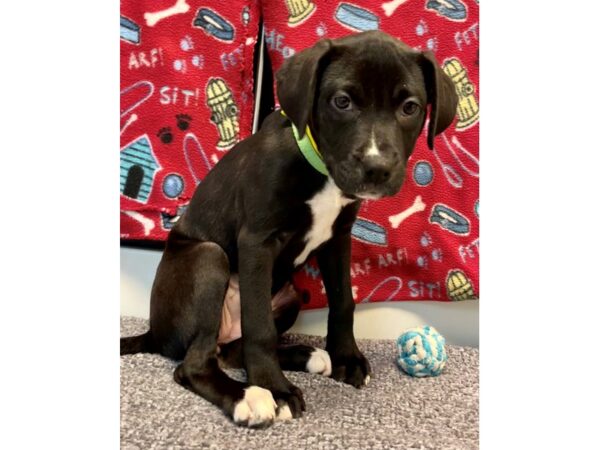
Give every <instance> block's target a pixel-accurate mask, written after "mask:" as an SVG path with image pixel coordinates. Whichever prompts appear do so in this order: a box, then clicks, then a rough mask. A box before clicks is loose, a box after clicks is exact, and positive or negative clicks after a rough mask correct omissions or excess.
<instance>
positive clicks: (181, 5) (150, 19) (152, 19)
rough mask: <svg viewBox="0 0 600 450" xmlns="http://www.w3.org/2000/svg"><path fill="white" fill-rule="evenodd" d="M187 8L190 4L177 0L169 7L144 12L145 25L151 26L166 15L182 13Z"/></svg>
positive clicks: (188, 8)
mask: <svg viewBox="0 0 600 450" xmlns="http://www.w3.org/2000/svg"><path fill="white" fill-rule="evenodd" d="M189 10H190V5H188V4H187V3H186V0H177V3H175V5H173V6H171V7H170V8H167V9H163V10H162V11H156V12H147V13H144V19H146V25H148V26H149V27H153V26H154V25H156V24H157V23H158V22H160V21H161V20H163V19H166V18H167V17H171V16H174V15H175V14H183V13H186V12H188V11H189Z"/></svg>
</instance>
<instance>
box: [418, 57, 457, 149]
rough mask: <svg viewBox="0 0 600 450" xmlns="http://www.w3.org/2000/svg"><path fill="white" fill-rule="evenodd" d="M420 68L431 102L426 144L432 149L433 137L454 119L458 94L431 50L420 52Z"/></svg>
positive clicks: (428, 99)
mask: <svg viewBox="0 0 600 450" xmlns="http://www.w3.org/2000/svg"><path fill="white" fill-rule="evenodd" d="M421 68H422V70H423V76H424V78H425V86H426V87H427V103H431V113H430V115H429V129H428V130H427V145H428V146H429V148H430V149H433V140H434V138H435V137H436V136H437V135H438V134H440V133H441V132H442V131H444V130H445V129H446V128H448V127H449V126H450V124H451V123H452V121H453V120H454V116H455V115H456V106H457V104H458V96H457V95H456V88H455V86H454V82H453V81H452V80H451V79H450V77H449V76H448V75H446V74H445V73H444V71H443V70H442V69H441V67H440V66H439V65H438V63H437V61H436V59H435V56H434V55H433V53H432V52H430V51H426V52H423V53H422V54H421Z"/></svg>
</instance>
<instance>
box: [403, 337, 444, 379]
mask: <svg viewBox="0 0 600 450" xmlns="http://www.w3.org/2000/svg"><path fill="white" fill-rule="evenodd" d="M396 343H397V344H398V359H397V362H398V365H399V366H400V367H401V368H402V370H404V371H405V372H406V373H407V374H409V375H412V376H413V377H430V376H436V375H439V374H440V373H441V372H442V369H443V368H444V366H445V365H446V361H447V360H448V355H447V354H446V348H445V347H444V346H445V344H446V339H444V336H442V335H441V334H440V333H438V332H437V330H436V329H435V328H433V327H430V326H426V327H417V328H411V329H410V330H406V331H405V332H404V333H402V334H401V335H400V337H399V338H398V340H397V341H396Z"/></svg>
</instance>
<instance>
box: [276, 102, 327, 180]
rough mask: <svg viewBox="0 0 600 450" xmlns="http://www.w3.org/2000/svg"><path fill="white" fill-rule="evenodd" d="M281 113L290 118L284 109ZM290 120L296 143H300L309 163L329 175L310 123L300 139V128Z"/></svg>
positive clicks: (299, 146) (300, 147)
mask: <svg viewBox="0 0 600 450" xmlns="http://www.w3.org/2000/svg"><path fill="white" fill-rule="evenodd" d="M281 114H283V116H285V117H287V118H288V119H289V117H288V116H287V115H286V114H285V113H284V112H283V109H282V110H281ZM289 120H290V123H291V124H292V131H293V133H294V139H296V144H298V148H299V149H300V152H302V154H303V155H304V157H305V158H306V160H307V161H308V162H309V164H310V165H311V166H313V167H314V169H315V170H317V171H318V172H321V173H322V174H323V175H326V176H327V175H329V172H328V171H327V167H325V163H324V162H323V156H321V153H320V152H319V149H318V148H317V144H316V142H315V140H314V139H313V137H312V134H311V132H310V128H309V127H308V125H307V126H306V132H305V133H304V137H303V138H302V139H300V138H299V134H298V128H296V125H294V122H292V120H291V119H289Z"/></svg>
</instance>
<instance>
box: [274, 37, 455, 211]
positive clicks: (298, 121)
mask: <svg viewBox="0 0 600 450" xmlns="http://www.w3.org/2000/svg"><path fill="white" fill-rule="evenodd" d="M276 77H277V96H278V97H279V102H280V104H281V107H282V108H283V110H284V111H285V113H286V114H287V116H288V117H289V118H290V119H291V120H292V121H293V122H294V124H295V125H296V127H297V128H298V131H299V132H300V134H301V136H302V135H303V134H304V130H305V128H306V125H309V126H310V128H311V131H312V133H313V136H314V138H315V141H316V143H317V145H318V148H319V151H320V152H321V154H322V155H323V158H324V160H325V164H326V166H327V169H328V171H329V173H330V174H331V177H332V178H333V180H334V182H335V183H336V184H337V186H338V187H339V188H340V189H341V190H342V192H344V194H346V195H348V196H351V197H359V198H371V199H374V198H380V197H383V196H390V195H394V194H395V193H397V192H398V191H399V190H400V187H401V186H402V183H403V181H404V176H405V171H406V163H407V160H408V157H409V156H410V154H411V153H412V151H413V149H414V146H415V142H416V140H417V137H418V136H419V134H420V132H421V130H422V129H423V126H424V125H425V119H426V116H427V109H428V105H430V106H431V107H430V117H429V126H428V131H427V132H428V138H427V143H428V145H429V147H430V148H433V141H434V137H435V136H436V135H438V134H439V133H441V132H442V131H444V130H445V129H446V128H447V127H448V126H449V125H450V123H451V122H452V120H453V119H454V115H455V112H456V104H457V101H458V99H457V95H456V91H455V88H454V85H453V83H452V80H450V78H448V76H446V74H445V73H444V72H443V71H442V70H441V69H440V67H439V66H438V64H437V61H436V60H435V58H434V56H433V54H432V53H431V52H424V53H421V52H418V51H415V50H412V49H411V48H410V47H408V46H407V45H405V44H403V43H402V42H400V41H398V40H397V39H394V38H393V37H391V36H389V35H387V34H385V33H383V32H380V31H369V32H366V33H360V34H356V35H352V36H348V37H345V38H341V39H335V40H328V39H325V40H321V41H319V42H318V43H317V44H316V45H315V46H313V47H311V48H309V49H306V50H304V51H302V52H300V53H298V54H296V55H294V56H292V57H290V58H288V59H287V60H286V61H285V63H284V64H283V66H282V67H281V69H280V70H279V71H278V72H277V75H276Z"/></svg>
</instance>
